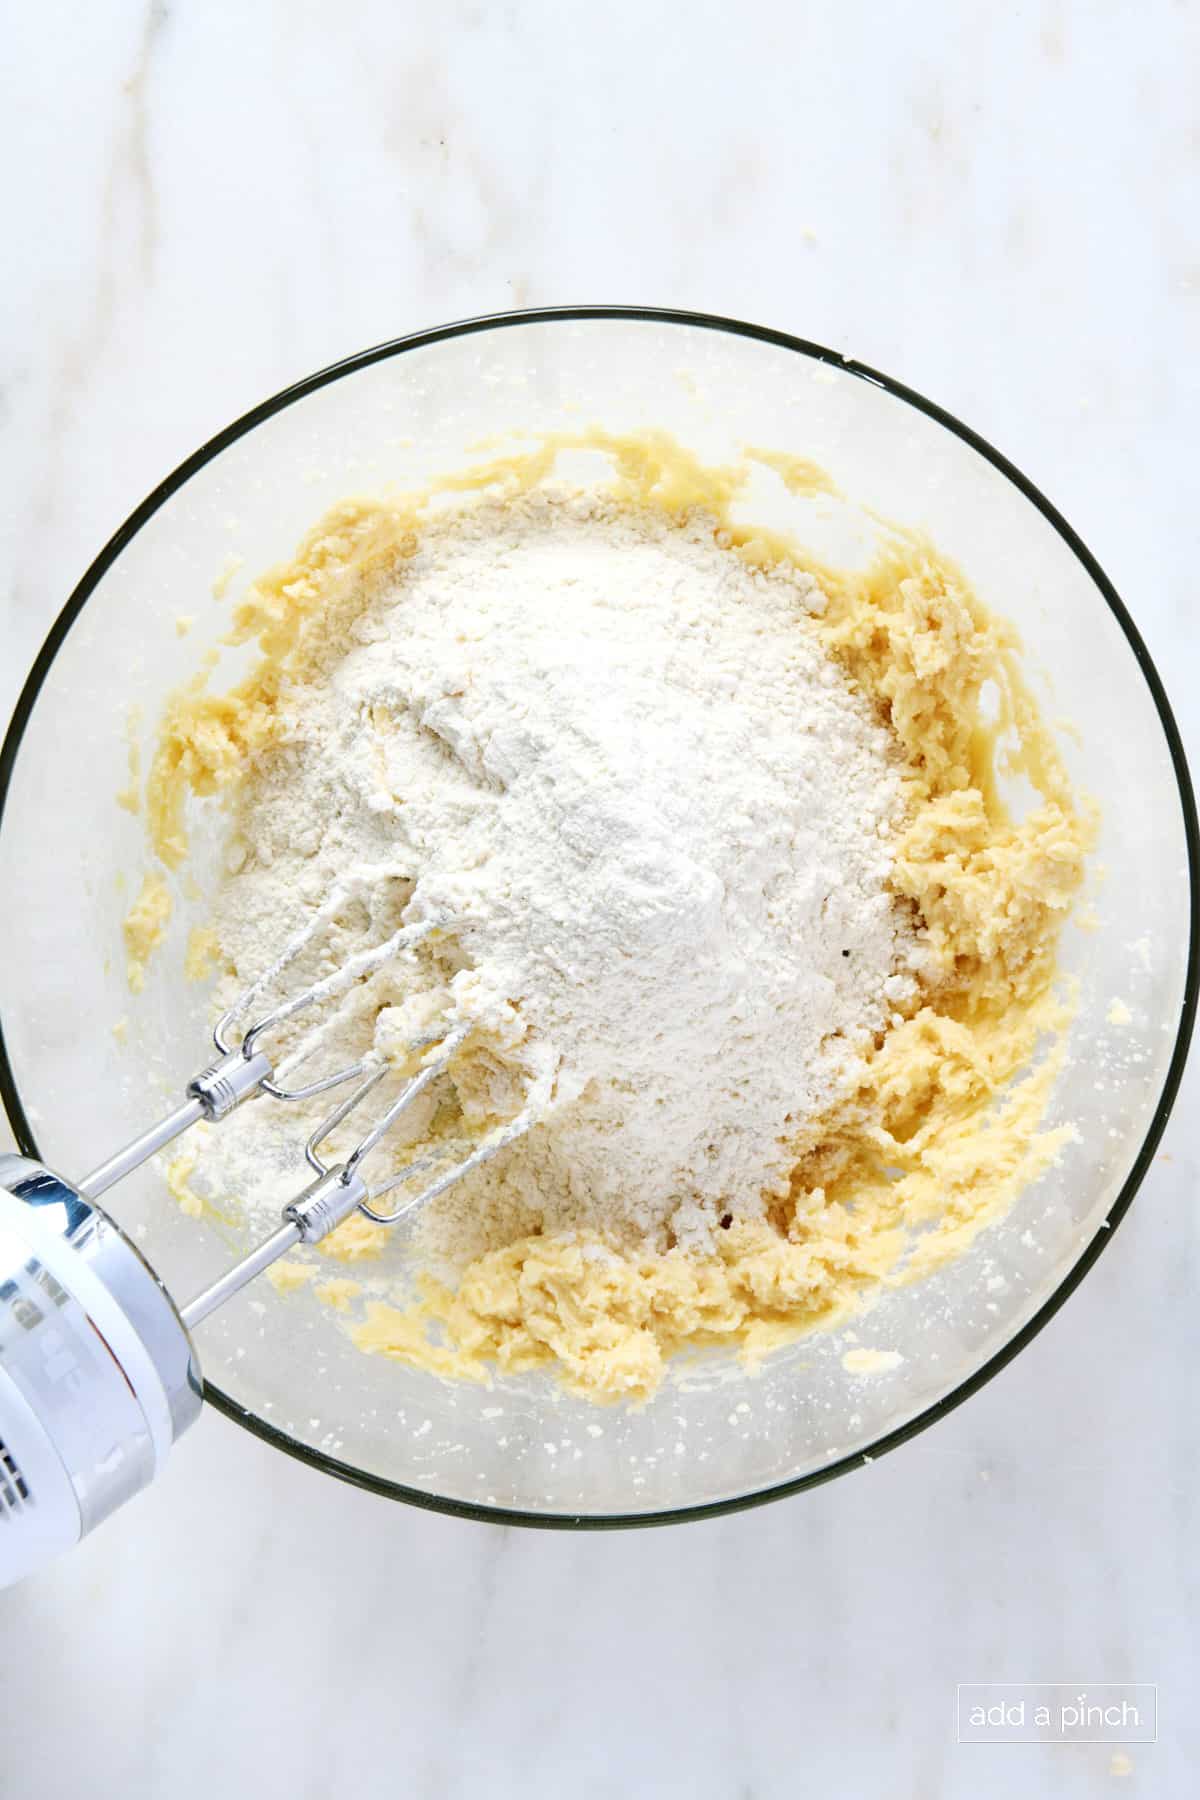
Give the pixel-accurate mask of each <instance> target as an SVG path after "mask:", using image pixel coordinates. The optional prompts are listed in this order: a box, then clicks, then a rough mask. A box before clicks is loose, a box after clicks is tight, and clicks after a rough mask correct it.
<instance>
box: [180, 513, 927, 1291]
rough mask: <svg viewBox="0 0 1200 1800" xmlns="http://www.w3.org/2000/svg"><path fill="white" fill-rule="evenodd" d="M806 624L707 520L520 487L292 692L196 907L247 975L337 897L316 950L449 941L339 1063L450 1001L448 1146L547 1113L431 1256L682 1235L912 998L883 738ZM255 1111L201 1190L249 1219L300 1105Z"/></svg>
mask: <svg viewBox="0 0 1200 1800" xmlns="http://www.w3.org/2000/svg"><path fill="white" fill-rule="evenodd" d="M823 604H824V597H823V595H822V593H821V590H820V589H819V587H818V586H817V584H816V583H815V582H814V581H813V580H812V579H811V578H809V577H807V576H804V575H801V574H798V573H797V574H781V573H772V574H770V575H763V574H759V573H755V572H754V571H752V570H750V569H749V568H747V567H746V566H745V564H743V563H742V562H741V561H740V560H739V559H738V557H737V556H736V555H734V554H733V553H732V552H731V551H730V550H728V549H726V548H723V547H722V545H721V544H720V543H719V542H717V541H716V540H715V539H714V536H713V531H712V529H711V526H709V525H707V524H705V523H704V522H703V521H696V522H695V523H693V524H691V525H689V526H686V527H676V526H673V525H671V524H669V523H668V522H666V521H665V520H661V519H659V518H658V517H656V516H653V515H650V514H643V513H639V512H633V511H630V510H628V509H622V508H620V507H618V506H617V505H616V504H615V503H613V502H610V501H608V500H605V499H603V498H601V497H598V496H596V495H594V494H588V495H580V494H567V493H565V492H559V491H549V492H547V491H542V492H539V493H536V494H533V495H529V496H526V497H524V498H522V499H520V500H518V501H516V502H499V501H487V502H483V503H477V504H472V505H468V506H465V507H463V508H462V509H460V510H459V511H456V512H454V513H449V514H446V515H444V516H442V517H440V518H438V519H436V520H435V521H434V522H432V523H431V524H430V526H429V527H428V529H427V530H426V532H425V534H424V536H423V538H422V541H421V545H420V548H419V550H418V551H417V553H416V555H414V556H413V557H412V558H411V559H410V560H409V561H407V562H405V563H403V564H402V565H401V569H400V573H399V574H398V575H397V576H396V578H395V579H394V581H392V582H391V584H390V585H389V586H388V588H387V591H386V592H384V593H382V594H376V595H375V596H374V597H373V598H372V599H371V600H370V602H369V604H368V605H367V606H366V608H365V610H364V612H363V614H362V615H361V616H360V618H359V620H358V622H357V625H356V627H355V630H354V634H353V641H348V642H347V643H346V645H345V654H344V656H341V659H340V660H335V662H334V665H333V667H332V670H331V673H330V674H329V676H328V678H327V679H325V680H323V681H322V682H321V683H320V684H319V685H313V686H308V687H304V688H299V689H293V690H292V692H291V694H290V695H289V697H288V699H287V701H286V714H287V720H288V726H289V739H290V741H289V747H288V748H287V749H286V751H284V752H282V753H281V752H278V751H276V752H272V753H271V754H270V755H269V756H268V757H266V758H264V759H263V761H262V764H261V766H260V767H259V768H257V769H256V770H255V771H253V772H252V773H251V775H250V776H249V777H248V779H247V781H246V783H245V784H244V787H243V790H242V793H241V796H240V798H239V810H238V830H237V838H236V848H235V852H234V854H233V856H232V860H231V868H232V869H233V872H232V873H231V874H230V875H229V876H228V877H227V878H226V881H225V884H224V887H223V890H222V894H221V897H220V900H219V904H218V911H217V919H216V923H217V928H218V932H219V935H220V939H221V942H222V945H223V947H224V948H225V950H226V951H227V952H228V953H229V954H230V955H231V956H232V957H233V959H234V960H235V962H236V964H237V966H238V969H239V972H240V973H241V974H242V975H243V976H246V977H249V976H251V975H253V974H255V973H256V972H258V971H259V970H261V969H262V968H263V967H264V966H265V965H266V964H267V963H268V962H269V961H270V960H271V958H272V956H273V954H274V953H275V952H276V951H277V950H278V949H279V947H280V945H281V944H282V942H283V941H284V939H285V937H286V936H287V935H288V934H289V933H290V932H291V931H292V930H294V929H295V927H296V926H297V925H299V924H301V923H302V922H303V920H304V918H305V916H306V914H308V913H309V912H311V909H312V908H313V907H314V906H315V905H316V904H318V903H319V902H320V900H321V899H322V898H324V897H325V896H326V895H327V894H328V892H329V891H330V889H331V888H333V887H335V886H337V885H338V884H344V883H345V882H346V880H347V879H348V878H349V879H350V880H351V882H353V883H356V884H357V887H358V890H359V893H360V895H361V900H360V901H359V902H357V903H356V904H355V905H353V906H351V907H349V908H348V909H347V910H346V913H345V914H344V916H343V917H342V918H341V919H340V921H339V926H338V931H337V942H336V950H337V953H338V954H339V955H342V956H344V955H347V954H349V953H351V952H352V951H353V950H354V949H355V948H359V947H361V946H362V945H363V944H365V943H367V942H369V941H378V940H379V938H380V937H381V936H383V935H384V934H385V933H386V932H387V931H388V930H390V929H391V928H393V926H394V925H395V923H396V922H397V921H398V920H399V919H401V918H403V919H406V920H419V919H422V918H427V917H436V918H439V919H441V918H450V919H453V920H459V921H462V923H461V926H460V927H458V928H455V929H454V930H452V931H451V933H450V935H449V936H448V937H447V938H445V939H442V940H440V941H439V943H438V944H437V946H436V947H435V948H434V949H426V948H422V949H420V950H418V951H415V952H410V953H408V954H407V955H406V956H404V957H403V958H398V959H397V960H396V961H395V962H394V963H393V964H391V965H389V966H388V967H387V968H386V969H385V970H383V971H381V973H380V974H379V975H377V976H375V977H373V978H372V981H371V982H370V983H369V984H368V985H367V987H365V988H359V989H357V990H356V991H355V993H354V994H353V995H352V996H350V997H348V999H347V1000H346V1001H345V1002H343V1003H342V1004H341V1006H340V1008H339V1011H338V1013H337V1015H336V1017H335V1019H334V1020H333V1022H332V1024H331V1025H330V1026H327V1028H326V1031H325V1036H324V1047H323V1054H324V1055H325V1056H326V1057H327V1058H330V1059H332V1058H333V1057H334V1056H336V1055H337V1054H338V1053H339V1051H348V1052H355V1051H358V1050H361V1049H363V1048H365V1047H368V1046H369V1045H370V1044H371V1043H372V1041H373V1042H374V1044H375V1046H376V1047H377V1048H379V1049H382V1050H384V1051H386V1052H389V1053H394V1052H395V1050H396V1048H397V1046H398V1045H399V1043H400V1042H401V1040H403V1039H405V1038H411V1037H412V1035H413V1034H414V1032H416V1031H419V1030H420V1028H421V1025H422V1023H423V1022H424V1018H425V1015H426V1013H427V1012H428V1011H429V1010H430V1009H431V1007H432V1008H436V1007H438V1006H445V1007H447V1008H448V1009H449V1012H450V1015H451V1016H452V1017H454V1018H457V1019H461V1020H463V1021H473V1022H474V1025H475V1030H474V1033H473V1035H472V1038H471V1039H470V1041H469V1042H468V1044H467V1045H466V1047H465V1048H464V1050H463V1052H461V1053H460V1057H459V1059H458V1062H457V1064H456V1071H455V1074H454V1076H453V1078H452V1084H450V1085H447V1087H446V1091H445V1093H444V1094H443V1097H442V1110H441V1113H440V1114H439V1124H440V1122H441V1121H442V1120H443V1119H444V1118H445V1116H446V1112H447V1110H449V1111H450V1112H451V1113H453V1112H454V1111H455V1109H456V1108H457V1109H459V1111H460V1112H461V1115H463V1117H460V1118H459V1120H458V1128H459V1129H461V1128H462V1123H463V1118H464V1117H465V1121H466V1124H467V1126H468V1128H470V1129H474V1130H476V1131H478V1130H479V1129H482V1128H485V1127H486V1124H487V1122H488V1121H489V1120H491V1121H492V1122H494V1121H495V1119H496V1117H497V1116H499V1117H505V1116H511V1115H512V1114H513V1113H515V1111H516V1110H517V1109H518V1107H519V1105H520V1103H521V1099H522V1096H523V1093H524V1092H526V1091H527V1090H528V1087H529V1084H530V1082H531V1080H532V1079H533V1078H534V1077H535V1076H536V1075H538V1074H539V1073H541V1074H547V1073H550V1072H552V1073H553V1079H554V1087H553V1097H552V1099H551V1101H550V1103H549V1106H548V1108H547V1111H546V1112H545V1115H544V1118H543V1121H542V1123H541V1125H540V1126H539V1127H538V1128H537V1129H536V1130H535V1131H534V1132H533V1133H532V1134H531V1135H530V1136H529V1137H527V1138H526V1139H524V1140H523V1141H522V1142H521V1143H519V1144H518V1145H516V1146H514V1147H513V1148H511V1149H510V1150H508V1151H506V1152H504V1153H503V1154H502V1155H501V1156H500V1157H498V1158H497V1159H496V1160H495V1161H494V1162H492V1163H490V1164H488V1165H486V1166H485V1167H484V1168H482V1169H480V1170H479V1171H478V1172H476V1173H475V1174H474V1175H472V1176H471V1177H470V1178H469V1179H468V1180H466V1181H465V1182H462V1183H460V1184H459V1185H458V1186H457V1187H456V1188H453V1189H451V1190H450V1191H449V1192H447V1193H446V1194H445V1195H444V1196H442V1197H441V1198H439V1199H438V1200H437V1201H435V1202H434V1203H432V1204H431V1205H430V1207H429V1208H428V1209H427V1211H426V1214H425V1216H424V1217H423V1219H422V1221H421V1224H420V1228H419V1229H420V1232H421V1236H422V1240H423V1242H424V1245H425V1248H426V1249H427V1251H428V1253H429V1254H430V1256H431V1257H433V1258H435V1259H439V1258H440V1259H442V1260H445V1261H449V1262H451V1263H457V1264H459V1265H461V1264H462V1263H464V1262H465V1261H467V1260H469V1259H470V1258H472V1257H473V1256H475V1255H477V1254H479V1253H480V1252H481V1251H482V1250H484V1249H487V1248H490V1247H494V1246H497V1245H500V1244H504V1243H507V1242H510V1241H512V1240H513V1239H514V1238H515V1237H516V1236H519V1235H520V1234H521V1233H522V1232H525V1231H529V1230H536V1229H544V1230H546V1231H562V1230H574V1229H584V1228H586V1229H589V1230H593V1231H597V1232H599V1233H601V1234H602V1235H604V1236H606V1237H607V1238H608V1240H609V1241H610V1242H612V1243H613V1244H615V1245H618V1246H621V1247H627V1248H632V1247H641V1246H645V1247H647V1248H651V1249H654V1248H657V1249H662V1248H664V1247H666V1246H667V1245H669V1244H670V1243H672V1242H678V1243H681V1244H683V1245H685V1246H689V1247H698V1248H703V1247H705V1246H706V1245H707V1244H708V1243H709V1242H710V1241H711V1240H710V1237H709V1233H710V1231H711V1229H712V1227H713V1226H714V1225H715V1224H716V1223H718V1222H719V1221H720V1220H721V1219H722V1218H723V1217H724V1216H725V1215H727V1214H733V1215H734V1216H736V1217H745V1216H753V1215H755V1214H756V1213H759V1212H761V1210H762V1206H763V1197H764V1195H766V1194H770V1193H772V1192H783V1191H786V1187H787V1181H788V1174H789V1170H790V1168H791V1166H792V1164H793V1163H794V1161H795V1157H794V1154H793V1151H792V1145H793V1144H794V1141H795V1139H796V1137H797V1135H798V1133H799V1131H800V1129H801V1128H802V1127H803V1126H804V1124H805V1122H806V1121H809V1120H811V1119H813V1118H814V1117H815V1116H817V1115H819V1114H820V1113H821V1112H823V1111H824V1110H825V1109H826V1108H827V1107H828V1105H829V1104H830V1102H831V1101H832V1100H833V1099H834V1098H835V1097H836V1095H837V1094H838V1093H839V1092H840V1091H841V1090H842V1089H843V1087H844V1085H845V1083H846V1082H847V1081H849V1080H851V1079H852V1078H853V1075H854V1073H855V1069H856V1059H857V1052H858V1051H859V1050H860V1049H861V1048H862V1046H863V1043H864V1041H865V1039H866V1037H867V1035H868V1034H870V1033H872V1032H875V1031H877V1030H879V1029H880V1028H882V1027H883V1026H884V1025H885V1024H886V1022H887V1019H888V1016H889V1014H890V1012H891V1010H892V1008H893V1005H894V1003H895V1002H897V1001H898V1000H901V999H902V998H905V997H907V996H908V995H910V994H911V993H912V991H913V982H912V974H911V963H912V957H913V955H914V948H913V942H912V938H911V933H910V930H909V928H908V926H907V924H906V922H905V921H904V920H903V918H902V917H901V915H900V914H899V912H898V910H897V908H896V907H895V905H894V903H893V902H892V900H891V898H890V896H889V894H888V892H887V891H886V888H885V882H886V878H887V875H888V871H889V867H890V862H891V855H892V848H891V845H892V834H893V830H894V828H895V826H896V824H897V822H898V818H899V809H900V802H899V780H898V776H897V774H896V770H895V766H894V763H893V761H892V758H891V752H890V739H889V736H888V734H887V732H886V731H885V730H884V729H883V727H882V726H881V725H880V724H879V723H878V722H877V721H876V719H875V717H874V716H873V714H872V713H871V711H870V709H869V707H868V706H867V705H866V704H865V702H863V701H862V700H860V699H859V698H858V697H857V696H856V695H855V694H853V693H852V692H851V691H850V689H849V688H848V686H847V684H846V681H845V679H844V677H843V676H842V674H841V672H840V671H839V669H838V668H837V666H836V665H835V664H834V663H833V662H832V661H831V660H830V659H829V658H828V657H827V656H826V654H825V653H824V651H823V650H822V649H821V647H820V645H819V643H818V642H817V640H816V636H815V633H814V631H813V629H812V625H811V615H812V614H816V613H819V612H820V610H821V608H822V606H823ZM338 648H339V651H340V648H341V647H340V646H339V647H338ZM243 847H244V850H245V857H244V861H243V860H241V858H242V855H243ZM239 862H240V866H236V865H238V864H239ZM429 994H432V995H433V1001H432V1002H431V1003H429V1004H427V1003H426V1001H425V998H424V997H425V996H426V995H429ZM248 1110H249V1112H252V1113H254V1115H255V1117H254V1118H253V1120H252V1121H249V1123H248V1126H247V1128H246V1129H242V1128H241V1126H240V1124H239V1121H238V1120H231V1121H230V1123H229V1125H227V1126H224V1127H222V1129H221V1132H219V1133H216V1134H214V1136H213V1140H212V1143H211V1147H210V1148H209V1149H208V1150H206V1152H205V1165H204V1166H205V1172H206V1173H207V1177H208V1180H209V1182H210V1183H213V1182H214V1181H216V1180H219V1181H220V1185H221V1186H222V1188H223V1189H224V1190H225V1191H226V1192H227V1193H228V1192H230V1191H231V1190H232V1191H236V1192H240V1193H242V1194H243V1195H245V1194H246V1193H247V1192H249V1195H250V1199H251V1202H252V1204H254V1205H260V1204H261V1206H262V1207H263V1208H264V1210H265V1209H269V1208H273V1207H277V1206H278V1203H279V1199H280V1188H279V1184H278V1179H277V1177H276V1171H277V1170H278V1169H280V1168H283V1167H287V1168H290V1169H292V1170H293V1171H294V1169H295V1144H296V1119H295V1116H294V1115H293V1114H288V1113H287V1112H286V1110H285V1109H271V1108H267V1107H263V1108H251V1109H248ZM433 1110H434V1109H433V1107H432V1106H430V1107H427V1108H425V1109H424V1111H423V1112H422V1113H421V1115H420V1116H419V1117H418V1118H417V1119H416V1120H415V1121H414V1127H413V1128H414V1131H418V1130H427V1129H429V1128H430V1124H431V1119H432V1117H433ZM281 1113H282V1115H283V1116H282V1117H279V1116H278V1115H279V1114H281ZM264 1115H269V1118H270V1121H271V1122H270V1124H269V1129H273V1130H276V1131H277V1132H278V1134H279V1144H278V1146H277V1154H276V1153H275V1152H274V1151H273V1152H272V1153H271V1154H270V1155H268V1156H266V1157H265V1158H264V1143H263V1134H264V1129H265V1128H268V1119H267V1118H264ZM401 1160H403V1158H402V1156H401V1154H400V1152H397V1154H396V1161H397V1162H399V1161H401ZM375 1167H378V1165H375ZM381 1172H382V1171H381Z"/></svg>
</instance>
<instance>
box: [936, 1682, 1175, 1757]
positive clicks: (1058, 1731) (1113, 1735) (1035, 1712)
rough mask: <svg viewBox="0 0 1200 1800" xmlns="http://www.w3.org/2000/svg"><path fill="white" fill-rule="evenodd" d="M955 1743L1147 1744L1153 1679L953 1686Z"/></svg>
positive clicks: (1153, 1723)
mask: <svg viewBox="0 0 1200 1800" xmlns="http://www.w3.org/2000/svg"><path fill="white" fill-rule="evenodd" d="M957 1727H958V1742H959V1743H960V1744H1152V1743H1154V1741H1155V1739H1156V1738H1157V1736H1158V1689H1157V1687H1156V1686H1155V1684H1154V1683H1153V1682H1113V1681H1109V1682H1098V1683H1095V1684H1093V1685H1092V1686H1085V1685H1083V1684H1082V1683H1073V1682H1018V1681H986V1682H973V1683H972V1682H962V1683H960V1684H959V1687H958V1689H957Z"/></svg>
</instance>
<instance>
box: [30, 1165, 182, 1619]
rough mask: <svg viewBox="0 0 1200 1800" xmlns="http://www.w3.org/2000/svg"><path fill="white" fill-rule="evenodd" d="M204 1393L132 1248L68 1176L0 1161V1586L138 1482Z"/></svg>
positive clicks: (156, 1285)
mask: <svg viewBox="0 0 1200 1800" xmlns="http://www.w3.org/2000/svg"><path fill="white" fill-rule="evenodd" d="M201 1398H202V1388H201V1380H200V1371H199V1366H198V1364H197V1361H196V1357H195V1353H194V1350H193V1348H192V1343H191V1340H190V1338H189V1336H188V1333H187V1331H186V1329H185V1328H184V1325H183V1323H182V1321H181V1319H180V1317H179V1314H178V1312H177V1311H176V1309H175V1306H174V1304H173V1303H172V1301H171V1299H170V1298H169V1296H168V1295H167V1292H166V1290H165V1289H164V1288H163V1286H162V1284H161V1282H160V1281H159V1280H158V1278H157V1276H156V1275H155V1274H154V1272H153V1270H152V1269H151V1268H150V1267H149V1265H148V1264H147V1263H146V1262H145V1261H144V1260H143V1258H142V1256H141V1255H140V1253H139V1252H138V1250H137V1249H136V1248H135V1246H134V1245H133V1244H132V1243H131V1242H130V1240H129V1239H128V1238H127V1237H126V1236H125V1235H124V1233H123V1232H122V1231H121V1230H120V1229H119V1227H118V1226H117V1225H115V1224H114V1223H113V1221H112V1220H111V1219H110V1218H109V1217H108V1215H107V1214H106V1213H105V1212H103V1211H102V1210H101V1209H100V1208H99V1207H98V1206H96V1205H95V1204H94V1202H92V1201H89V1200H86V1199H84V1197H83V1196H82V1194H81V1193H80V1191H79V1190H78V1188H76V1187H73V1186H72V1185H71V1183H70V1182H67V1181H65V1180H63V1178H62V1177H61V1176H59V1175H56V1174H54V1173H53V1172H52V1171H51V1170H49V1169H47V1168H46V1167H44V1165H43V1164H41V1163H38V1162H34V1161H32V1160H30V1159H29V1158H27V1157H23V1156H13V1155H0V1587H4V1586H7V1585H8V1584H9V1583H11V1582H13V1581H17V1580H19V1579H20V1578H21V1577H22V1576H23V1575H26V1574H28V1573H30V1572H31V1571H32V1570H34V1569H36V1568H38V1567H40V1566H41V1565H42V1564H43V1563H45V1562H47V1561H48V1560H49V1559H50V1558H51V1557H52V1556H54V1555H56V1554H57V1553H58V1552H59V1551H61V1550H65V1549H67V1548H68V1547H69V1546H70V1545H71V1544H74V1543H76V1542H77V1541H78V1540H79V1539H80V1538H81V1537H83V1536H85V1535H86V1534H87V1533H88V1532H89V1531H91V1530H92V1529H93V1528H94V1527H95V1526H96V1525H98V1524H100V1523H101V1521H102V1520H104V1519H106V1518H107V1517H108V1515H109V1514H110V1513H111V1512H113V1511H115V1510H116V1508H117V1507H118V1506H121V1505H122V1504H123V1503H124V1502H125V1501H126V1500H129V1499H131V1498H132V1497H133V1495H134V1494H136V1493H138V1492H139V1491H140V1490H141V1489H142V1488H144V1487H147V1486H148V1485H149V1484H150V1482H151V1481H152V1480H153V1479H154V1477H155V1475H156V1474H157V1473H158V1471H159V1469H160V1468H161V1467H162V1465H163V1463H164V1461H165V1460H166V1457H167V1454H168V1452H169V1450H170V1448H171V1445H172V1444H173V1443H174V1441H175V1439H176V1438H177V1437H178V1436H179V1435H180V1434H181V1432H183V1431H185V1430H186V1429H187V1427H188V1426H189V1425H190V1424H191V1423H192V1422H193V1421H194V1420H195V1419H196V1418H197V1416H198V1415H199V1412H200V1407H201Z"/></svg>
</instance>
